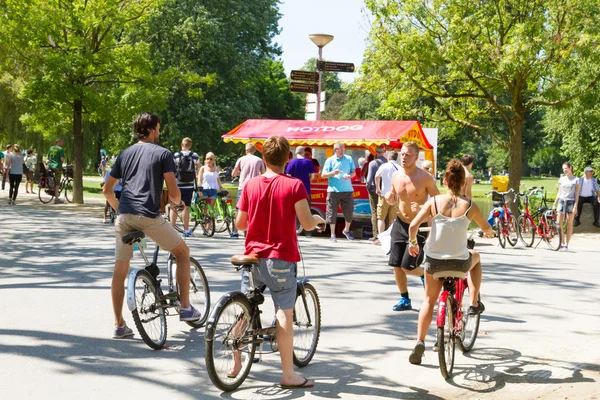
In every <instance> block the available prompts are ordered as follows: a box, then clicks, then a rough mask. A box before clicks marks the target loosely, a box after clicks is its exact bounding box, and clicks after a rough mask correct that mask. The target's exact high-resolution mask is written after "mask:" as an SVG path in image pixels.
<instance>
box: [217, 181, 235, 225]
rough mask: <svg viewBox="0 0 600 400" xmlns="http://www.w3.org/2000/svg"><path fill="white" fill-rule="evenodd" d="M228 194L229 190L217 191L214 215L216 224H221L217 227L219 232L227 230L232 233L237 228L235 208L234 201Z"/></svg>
mask: <svg viewBox="0 0 600 400" xmlns="http://www.w3.org/2000/svg"><path fill="white" fill-rule="evenodd" d="M228 194H229V192H228V191H227V190H221V191H220V192H218V193H217V198H216V199H215V204H214V214H213V216H214V219H215V224H217V225H219V224H220V225H219V226H218V227H216V228H215V230H216V232H217V233H222V232H225V231H227V233H231V232H232V231H234V230H235V210H234V209H233V204H232V202H233V201H232V200H231V199H230V198H228V197H227V195H228Z"/></svg>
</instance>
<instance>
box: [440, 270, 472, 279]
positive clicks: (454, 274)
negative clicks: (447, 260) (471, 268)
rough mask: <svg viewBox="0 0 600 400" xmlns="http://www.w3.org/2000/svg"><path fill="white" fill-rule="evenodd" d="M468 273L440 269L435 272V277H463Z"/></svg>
mask: <svg viewBox="0 0 600 400" xmlns="http://www.w3.org/2000/svg"><path fill="white" fill-rule="evenodd" d="M465 275H466V273H465V272H463V271H438V272H434V273H433V279H446V278H459V279H462V278H464V277H465Z"/></svg>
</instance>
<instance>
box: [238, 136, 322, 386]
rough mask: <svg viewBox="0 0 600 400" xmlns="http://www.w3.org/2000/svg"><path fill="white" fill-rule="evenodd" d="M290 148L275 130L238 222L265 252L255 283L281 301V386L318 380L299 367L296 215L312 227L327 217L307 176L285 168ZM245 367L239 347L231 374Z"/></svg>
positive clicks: (255, 248)
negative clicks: (315, 210) (311, 195)
mask: <svg viewBox="0 0 600 400" xmlns="http://www.w3.org/2000/svg"><path fill="white" fill-rule="evenodd" d="M289 152H290V145H289V143H288V141H287V139H286V138H284V137H282V136H271V137H270V138H268V139H267V140H266V141H265V143H264V145H263V151H262V153H263V157H264V161H265V164H266V166H267V171H266V172H265V173H264V174H263V175H260V176H257V177H255V178H252V179H251V180H249V181H248V182H247V183H246V185H245V186H244V191H243V192H242V195H241V198H240V202H239V204H238V209H239V212H238V215H237V218H236V226H238V227H239V229H241V230H247V234H246V251H245V254H246V255H248V254H257V255H258V256H259V258H260V263H259V265H258V268H254V269H253V270H252V276H253V279H254V285H255V286H258V287H260V286H263V285H266V286H267V287H268V288H269V290H270V291H271V296H272V297H273V302H274V303H275V309H276V318H277V328H276V329H277V330H276V337H277V345H278V347H279V355H280V357H281V367H282V377H281V386H282V387H285V388H292V387H298V388H309V387H312V386H313V385H314V384H313V382H311V381H309V380H308V379H306V378H303V377H302V376H300V375H298V374H296V373H295V372H294V367H293V335H294V331H293V316H292V310H293V308H294V303H295V301H296V287H297V284H296V271H297V268H296V263H297V262H298V261H300V253H299V252H298V238H297V236H296V217H297V218H298V220H299V221H300V224H301V225H302V227H303V228H304V229H305V230H307V231H311V230H313V229H314V228H315V227H316V226H317V225H320V224H325V221H324V220H323V218H321V217H320V216H318V215H311V212H310V207H309V206H308V195H307V193H306V189H305V188H304V185H303V184H302V181H300V180H298V179H295V178H292V177H290V176H287V175H285V174H284V166H285V163H286V162H287V161H288V155H289ZM249 286H250V281H249V277H248V276H247V273H244V274H243V275H242V289H241V290H242V292H246V291H248V289H250V287H249ZM241 368H242V364H241V353H240V352H234V367H233V369H232V370H231V371H230V375H236V374H237V373H239V371H240V369H241Z"/></svg>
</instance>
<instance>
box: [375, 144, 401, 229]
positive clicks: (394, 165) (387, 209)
mask: <svg viewBox="0 0 600 400" xmlns="http://www.w3.org/2000/svg"><path fill="white" fill-rule="evenodd" d="M400 168H401V167H400V165H399V164H398V153H397V152H395V151H392V152H391V153H390V155H389V156H388V162H387V163H385V164H383V165H382V166H381V167H379V169H378V170H377V172H376V173H375V186H376V187H377V195H378V196H379V200H378V202H377V229H378V230H379V232H384V231H385V230H386V229H387V228H388V227H389V226H390V225H391V224H393V223H394V220H395V219H396V206H391V205H389V204H388V202H387V201H385V195H386V194H388V192H389V191H390V190H391V189H392V176H393V175H394V173H395V172H396V171H398V170H399V169H400Z"/></svg>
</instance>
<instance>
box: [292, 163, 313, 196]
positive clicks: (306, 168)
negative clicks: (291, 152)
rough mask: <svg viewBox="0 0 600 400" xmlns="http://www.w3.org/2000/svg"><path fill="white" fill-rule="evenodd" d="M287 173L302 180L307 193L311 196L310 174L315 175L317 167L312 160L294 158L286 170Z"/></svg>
mask: <svg viewBox="0 0 600 400" xmlns="http://www.w3.org/2000/svg"><path fill="white" fill-rule="evenodd" d="M285 173H286V174H288V175H290V176H292V177H294V178H298V179H300V180H301V181H302V183H303V184H304V187H305V188H306V193H308V194H309V196H310V174H314V173H315V165H314V164H313V162H312V160H309V159H306V158H294V159H293V160H292V161H290V162H289V164H288V166H287V168H286V169H285Z"/></svg>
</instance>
